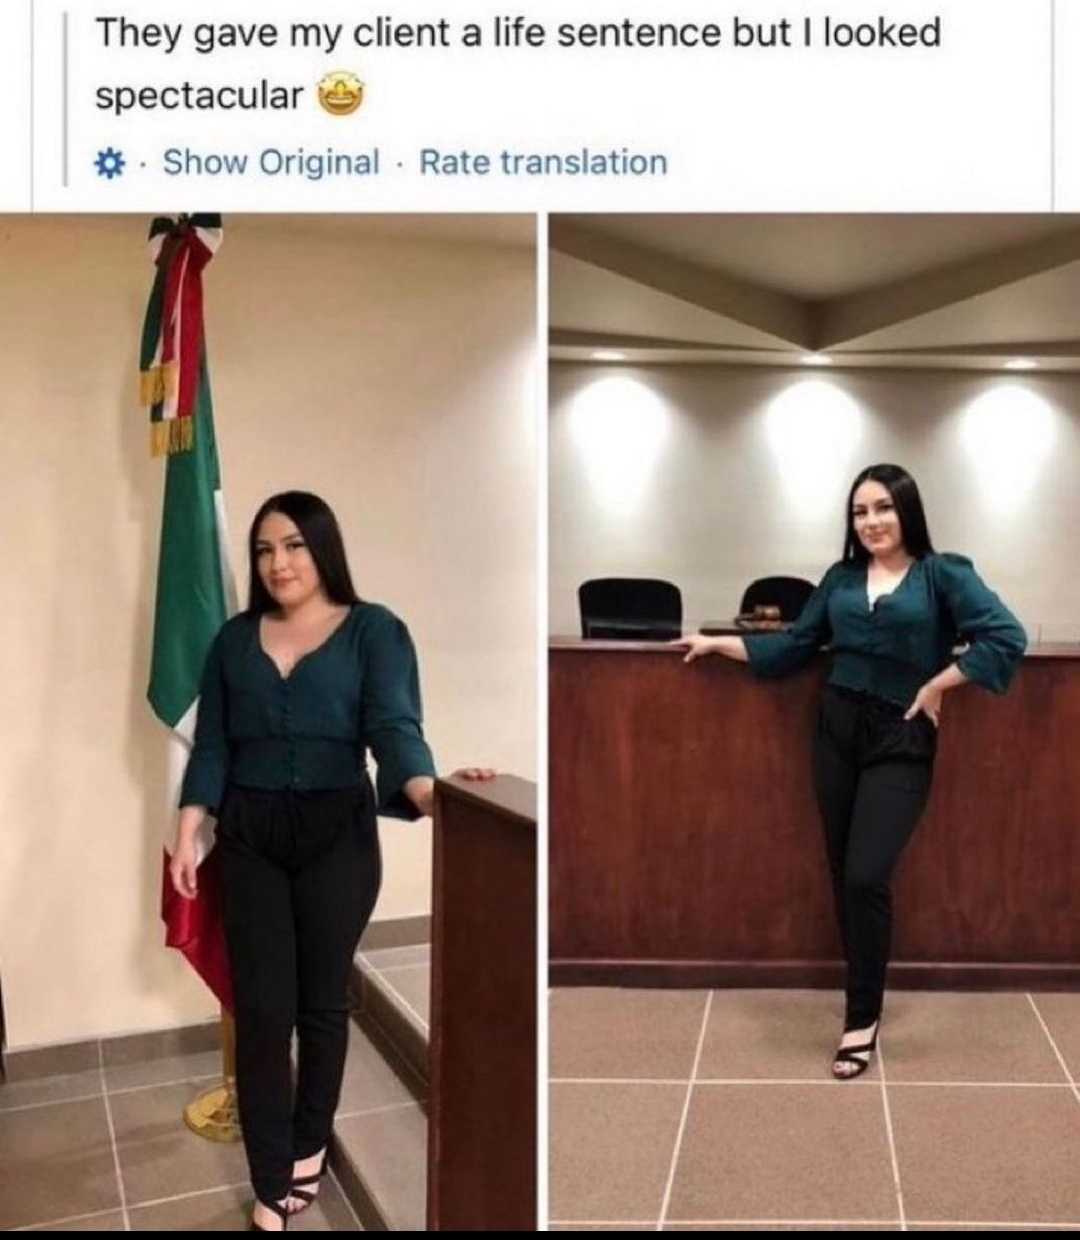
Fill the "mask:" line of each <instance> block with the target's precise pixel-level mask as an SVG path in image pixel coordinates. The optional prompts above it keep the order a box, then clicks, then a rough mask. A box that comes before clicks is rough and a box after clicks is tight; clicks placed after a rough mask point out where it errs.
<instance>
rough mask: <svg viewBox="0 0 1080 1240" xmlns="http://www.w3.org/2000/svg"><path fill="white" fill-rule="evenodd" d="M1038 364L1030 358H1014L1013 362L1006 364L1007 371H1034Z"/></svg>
mask: <svg viewBox="0 0 1080 1240" xmlns="http://www.w3.org/2000/svg"><path fill="white" fill-rule="evenodd" d="M1038 364H1039V363H1038V362H1033V361H1032V360H1031V358H1030V357H1014V358H1013V359H1012V360H1011V361H1008V362H1006V363H1005V369H1006V370H1034V369H1035V368H1036V367H1037V366H1038Z"/></svg>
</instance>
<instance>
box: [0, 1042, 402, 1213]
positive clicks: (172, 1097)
mask: <svg viewBox="0 0 1080 1240" xmlns="http://www.w3.org/2000/svg"><path fill="white" fill-rule="evenodd" d="M128 1041H129V1043H130V1041H131V1040H128ZM96 1055H97V1059H98V1064H97V1066H96V1067H92V1066H89V1065H87V1064H86V1063H78V1064H72V1065H71V1066H72V1067H74V1068H75V1069H77V1070H75V1071H70V1072H65V1073H63V1074H62V1075H54V1076H49V1077H42V1078H40V1079H33V1080H26V1081H19V1082H16V1083H9V1084H6V1085H2V1086H0V1230H4V1231H11V1230H28V1231H46V1230H47V1231H128V1230H130V1231H181V1230H183V1231H243V1230H246V1228H247V1221H248V1216H249V1212H250V1205H251V1187H250V1184H249V1183H248V1178H247V1163H246V1160H245V1158H244V1151H243V1148H242V1147H241V1146H240V1145H218V1144H215V1143H213V1142H209V1141H205V1140H203V1139H201V1138H199V1137H197V1136H195V1135H194V1134H193V1133H191V1132H189V1131H188V1129H187V1128H186V1127H185V1126H184V1124H183V1121H182V1118H181V1115H182V1110H183V1107H184V1106H185V1104H186V1103H187V1102H188V1101H190V1099H191V1098H193V1097H194V1096H195V1095H196V1094H198V1093H199V1092H201V1090H203V1089H206V1088H210V1087H211V1086H212V1085H213V1084H214V1083H215V1081H216V1080H217V1073H218V1069H219V1065H220V1054H219V1053H218V1052H217V1051H200V1052H196V1053H189V1054H177V1055H169V1056H167V1057H163V1056H158V1057H156V1058H151V1059H145V1058H140V1057H139V1055H138V1046H137V1045H135V1046H132V1045H130V1044H129V1045H128V1046H127V1047H125V1048H124V1050H123V1053H120V1054H118V1053H117V1051H116V1047H115V1044H110V1043H105V1044H104V1046H101V1047H99V1048H98V1049H97V1052H96ZM419 1116H420V1110H419V1107H418V1105H417V1103H416V1101H415V1097H414V1095H413V1093H412V1092H410V1090H409V1089H407V1088H406V1087H405V1085H404V1084H402V1083H401V1081H400V1080H399V1079H398V1078H397V1077H396V1076H395V1075H394V1073H392V1072H391V1071H390V1070H389V1069H388V1068H387V1066H386V1064H385V1062H384V1061H383V1060H382V1059H381V1057H380V1056H379V1055H378V1053H377V1052H376V1050H375V1049H374V1048H373V1047H372V1046H371V1044H370V1043H369V1042H367V1040H366V1039H365V1038H363V1037H362V1036H361V1035H359V1033H358V1031H357V1030H355V1028H354V1029H353V1030H352V1032H351V1040H350V1048H349V1058H348V1060H347V1063H346V1070H345V1082H344V1087H343V1090H342V1099H341V1107H340V1109H339V1113H338V1122H339V1128H338V1136H339V1140H341V1141H342V1142H343V1147H344V1146H347V1147H348V1149H347V1153H348V1155H349V1156H351V1155H352V1153H353V1148H352V1147H353V1145H354V1144H355V1145H356V1146H357V1147H358V1148H361V1149H362V1148H363V1147H364V1146H365V1145H368V1144H370V1142H371V1141H372V1140H373V1139H378V1140H379V1142H380V1144H382V1145H385V1143H386V1141H387V1140H388V1134H389V1138H393V1136H394V1133H395V1132H396V1131H397V1130H398V1129H399V1128H400V1129H401V1130H402V1131H403V1132H406V1133H409V1132H411V1128H412V1127H415V1125H416V1123H417V1119H418V1117H419ZM342 1123H344V1125H346V1126H347V1128H348V1134H347V1136H343V1135H342V1131H341V1125H342ZM289 1230H290V1231H358V1230H360V1227H359V1224H358V1222H357V1219H356V1216H355V1214H354V1212H353V1210H352V1208H351V1206H350V1205H349V1203H348V1201H347V1200H346V1199H345V1197H344V1195H343V1194H342V1192H341V1190H340V1187H339V1185H338V1183H337V1180H336V1178H335V1177H334V1176H333V1173H331V1176H330V1177H329V1178H328V1179H327V1180H326V1181H324V1184H323V1187H322V1189H321V1190H320V1192H319V1197H318V1200H317V1202H316V1204H315V1205H314V1206H312V1207H311V1209H309V1210H307V1211H305V1212H304V1214H303V1215H301V1216H299V1217H298V1218H296V1219H294V1220H292V1221H291V1222H290V1226H289Z"/></svg>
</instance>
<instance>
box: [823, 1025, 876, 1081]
mask: <svg viewBox="0 0 1080 1240" xmlns="http://www.w3.org/2000/svg"><path fill="white" fill-rule="evenodd" d="M880 1028H881V1018H880V1017H879V1018H878V1019H877V1020H875V1021H874V1036H873V1037H872V1038H871V1039H870V1041H869V1042H862V1043H860V1044H859V1045H858V1046H841V1047H840V1048H839V1049H838V1050H837V1052H836V1054H835V1055H834V1056H833V1067H832V1074H833V1078H834V1079H835V1080H837V1081H853V1080H854V1079H855V1077H857V1076H862V1074H863V1073H864V1072H865V1071H866V1069H867V1068H869V1067H870V1056H871V1055H872V1054H873V1053H874V1051H876V1050H877V1039H878V1030H879V1029H880ZM863 1056H865V1058H863ZM840 1063H851V1064H854V1065H855V1067H854V1069H853V1070H852V1071H851V1072H837V1070H836V1065H837V1064H840Z"/></svg>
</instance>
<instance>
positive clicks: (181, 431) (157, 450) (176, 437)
mask: <svg viewBox="0 0 1080 1240" xmlns="http://www.w3.org/2000/svg"><path fill="white" fill-rule="evenodd" d="M194 446H195V419H194V418H169V419H168V420H167V421H165V422H151V423H150V454H151V456H172V455H174V454H175V453H177V452H190V451H191V449H192V448H193V447H194Z"/></svg>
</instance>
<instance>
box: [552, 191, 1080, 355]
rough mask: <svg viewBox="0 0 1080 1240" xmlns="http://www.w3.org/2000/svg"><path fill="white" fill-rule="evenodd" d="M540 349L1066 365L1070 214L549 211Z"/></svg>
mask: <svg viewBox="0 0 1080 1240" xmlns="http://www.w3.org/2000/svg"><path fill="white" fill-rule="evenodd" d="M550 243H551V271H550V306H551V310H550V323H551V353H552V356H553V357H555V358H566V359H582V360H588V359H590V358H592V357H593V354H594V351H595V350H596V349H599V348H607V349H617V350H618V351H619V352H621V353H623V354H624V355H625V356H626V358H627V360H631V361H647V362H664V363H680V362H681V363H687V362H694V363H699V364H700V363H720V364H735V365H746V364H759V365H802V364H804V363H805V362H806V360H807V357H808V355H816V360H817V361H819V362H822V363H823V364H829V363H832V364H836V365H846V366H875V367H882V366H902V367H920V368H954V367H955V368H963V369H1000V368H1001V367H1003V366H1004V365H1005V364H1006V363H1007V362H1009V361H1014V360H1017V359H1025V360H1028V361H1034V362H1036V363H1037V365H1038V367H1039V368H1040V369H1046V370H1069V371H1074V370H1080V216H1066V215H1062V216H1051V215H980V216H972V215H963V216H962V215H897V216H889V215H847V216H844V215H831V216H823V215H651V216H646V215H620V216H600V215H581V216H568V215H561V216H552V217H551V219H550Z"/></svg>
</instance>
